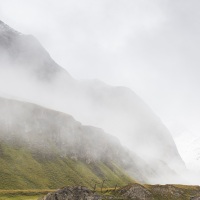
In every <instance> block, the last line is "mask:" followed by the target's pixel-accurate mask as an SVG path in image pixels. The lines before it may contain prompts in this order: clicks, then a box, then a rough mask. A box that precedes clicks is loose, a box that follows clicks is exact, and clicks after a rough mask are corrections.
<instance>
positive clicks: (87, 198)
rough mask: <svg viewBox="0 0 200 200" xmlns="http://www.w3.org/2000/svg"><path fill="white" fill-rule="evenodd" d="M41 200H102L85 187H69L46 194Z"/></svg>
mask: <svg viewBox="0 0 200 200" xmlns="http://www.w3.org/2000/svg"><path fill="white" fill-rule="evenodd" d="M42 200H102V197H101V196H100V195H97V194H96V193H94V192H92V191H91V190H89V189H88V188H86V187H83V186H74V187H72V186H71V187H70V186H69V187H64V188H62V189H60V190H57V191H56V192H53V193H49V194H47V195H46V196H45V197H44V198H42Z"/></svg>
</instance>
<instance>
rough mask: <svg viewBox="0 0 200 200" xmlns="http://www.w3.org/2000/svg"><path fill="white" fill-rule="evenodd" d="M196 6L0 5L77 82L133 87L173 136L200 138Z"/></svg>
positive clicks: (168, 1)
mask: <svg viewBox="0 0 200 200" xmlns="http://www.w3.org/2000/svg"><path fill="white" fill-rule="evenodd" d="M199 10H200V1H199V0H95V1H94V0H42V1H41V0H17V1H16V0H0V20H2V21H4V22H5V23H7V24H8V25H10V26H11V27H13V28H15V29H17V30H19V31H21V32H22V33H27V34H32V35H34V36H36V37H37V38H38V39H39V40H40V42H41V43H42V44H43V45H44V47H45V48H46V49H47V50H48V51H49V53H50V54H51V56H52V57H53V58H54V60H55V61H56V62H57V63H58V64H60V65H61V66H62V67H64V68H66V69H67V71H68V72H69V73H71V75H72V76H74V77H75V78H78V79H85V78H97V79H101V80H103V81H105V82H107V83H110V84H112V85H124V86H127V87H129V88H132V89H133V90H134V91H135V92H136V93H137V94H138V95H139V96H141V97H142V98H143V100H144V101H145V102H146V103H147V104H148V105H150V106H151V108H152V109H153V110H154V111H155V112H156V113H157V115H158V116H159V117H160V118H161V119H162V121H163V122H164V124H166V125H167V126H168V128H169V129H170V130H171V132H172V134H173V135H174V137H177V136H178V135H180V134H181V133H184V134H187V133H188V134H189V133H190V132H192V133H193V134H194V135H195V134H196V135H198V134H199V132H200V123H199V119H200V91H199V84H200V66H199V65H200V56H199V52H200V37H199V35H200V12H199Z"/></svg>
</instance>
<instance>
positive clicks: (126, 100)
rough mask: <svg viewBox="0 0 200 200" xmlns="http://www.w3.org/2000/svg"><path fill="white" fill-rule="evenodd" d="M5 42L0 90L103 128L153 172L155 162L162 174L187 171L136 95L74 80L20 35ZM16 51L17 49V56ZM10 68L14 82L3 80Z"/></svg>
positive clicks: (169, 138) (163, 130) (165, 133)
mask: <svg viewBox="0 0 200 200" xmlns="http://www.w3.org/2000/svg"><path fill="white" fill-rule="evenodd" d="M3 40H4V39H3V38H2V35H1V34H0V48H1V51H2V52H3V53H4V55H7V58H9V59H8V62H7V63H6V64H5V68H6V69H5V68H4V67H3V65H2V68H0V70H2V73H0V91H2V92H6V93H8V94H9V95H13V96H16V97H19V98H20V99H27V100H29V101H31V102H37V104H40V105H45V106H47V107H48V108H51V109H53V110H58V111H62V112H64V113H67V114H70V115H72V116H73V117H74V118H75V119H77V120H78V121H80V122H81V123H83V124H89V125H92V126H95V127H100V128H102V129H103V130H105V131H106V132H108V133H111V134H113V135H115V136H117V137H118V138H120V140H121V141H123V143H125V144H127V146H128V147H129V148H130V149H131V150H132V151H134V152H135V154H136V155H138V156H141V157H143V159H144V160H145V161H146V162H147V164H148V166H151V167H150V168H152V169H153V171H156V169H157V167H158V166H155V164H154V163H157V162H160V161H161V163H162V162H163V163H166V164H165V165H163V170H164V171H165V170H166V171H170V170H171V169H174V170H177V171H179V168H184V163H183V161H182V159H181V157H180V155H179V153H178V151H177V148H176V145H175V143H174V141H173V138H172V136H171V135H170V132H169V131H168V130H167V128H166V127H165V126H164V125H163V124H162V123H161V121H160V120H159V119H158V117H157V116H156V115H155V114H154V113H153V112H152V111H151V110H150V109H149V107H148V106H147V105H146V104H145V103H144V102H143V101H142V100H141V99H140V98H139V97H138V96H137V95H136V94H135V93H134V92H133V91H131V90H129V89H125V88H122V87H111V86H108V85H105V84H101V83H99V84H96V82H94V81H86V82H83V81H77V80H75V79H73V78H72V77H71V76H70V75H69V74H68V72H67V71H66V70H64V69H63V68H62V67H60V66H59V65H57V64H56V63H55V62H54V61H53V59H52V58H51V57H50V56H49V54H48V53H47V51H46V50H45V49H44V48H43V47H42V49H41V45H40V44H39V45H38V42H35V40H34V39H33V40H32V37H26V35H21V36H20V40H15V39H14V40H13V41H12V40H9V41H10V42H11V43H12V45H11V47H9V48H11V49H9V48H4V47H3V48H2V45H1V41H3ZM8 49H9V50H8ZM16 49H19V51H17V54H14V55H13V54H12V53H13V51H14V52H15V51H16ZM27 52H28V53H27ZM13 57H14V59H13ZM10 58H11V59H10ZM4 60H5V59H4ZM10 60H11V63H10ZM2 63H3V64H4V63H5V62H4V61H2ZM7 66H9V69H10V71H12V76H11V78H10V77H9V78H10V79H12V83H11V82H10V81H8V82H7V79H5V78H4V76H10V73H8V72H7V68H8V67H7ZM14 66H17V67H16V68H14ZM19 69H20V70H19ZM51 69H55V70H56V73H55V71H54V70H51ZM4 70H5V72H4ZM1 77H2V78H1ZM13 77H14V78H13ZM1 79H3V81H2V82H1ZM18 80H20V83H19V81H18ZM1 83H2V84H1ZM158 171H161V173H162V170H158ZM161 175H162V174H160V175H159V176H160V177H161ZM147 176H148V175H147ZM159 176H158V177H159ZM167 178H168V176H166V177H165V178H164V179H163V180H162V181H164V180H165V179H166V182H167ZM157 181H158V180H157Z"/></svg>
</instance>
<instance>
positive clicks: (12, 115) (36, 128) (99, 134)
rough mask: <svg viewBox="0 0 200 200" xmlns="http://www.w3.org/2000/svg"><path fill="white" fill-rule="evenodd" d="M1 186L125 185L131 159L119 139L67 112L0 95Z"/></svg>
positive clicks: (11, 187)
mask: <svg viewBox="0 0 200 200" xmlns="http://www.w3.org/2000/svg"><path fill="white" fill-rule="evenodd" d="M0 110H1V116H0V189H27V188H58V187H62V186H64V185H68V184H80V183H82V184H83V185H87V186H90V187H91V186H94V184H95V183H101V182H102V180H104V179H105V180H107V181H106V183H105V184H106V185H108V186H114V185H115V184H118V185H124V184H126V183H128V182H132V181H133V180H132V179H131V178H129V176H128V175H126V173H125V168H126V166H127V162H128V163H129V164H131V162H132V165H133V164H134V163H133V160H132V158H131V157H130V156H129V153H128V151H126V150H124V149H123V147H122V146H121V145H120V143H119V142H118V140H117V139H116V138H115V137H113V136H110V135H108V134H106V133H104V132H103V131H102V130H100V129H98V128H94V127H89V126H83V125H81V124H80V123H79V122H77V121H75V120H74V119H73V118H72V117H71V116H69V115H66V114H64V113H59V112H56V111H52V110H49V109H46V108H42V107H40V106H37V105H34V104H29V103H23V102H18V101H13V100H7V99H0Z"/></svg>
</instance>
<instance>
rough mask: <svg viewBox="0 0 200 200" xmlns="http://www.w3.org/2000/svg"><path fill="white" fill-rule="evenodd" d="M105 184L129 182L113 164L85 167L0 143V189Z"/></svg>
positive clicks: (86, 165)
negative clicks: (103, 182)
mask: <svg viewBox="0 0 200 200" xmlns="http://www.w3.org/2000/svg"><path fill="white" fill-rule="evenodd" d="M104 179H107V181H105V186H107V187H109V186H110V187H113V186H114V185H115V184H118V185H119V186H120V185H125V184H127V183H129V182H132V181H133V180H131V178H129V177H128V176H127V175H126V174H125V173H124V172H123V170H122V169H120V168H119V167H117V166H116V165H115V164H114V163H111V162H110V163H109V164H108V163H103V162H98V163H93V164H86V163H85V162H83V161H75V160H73V159H70V158H68V157H65V158H62V157H60V156H56V155H54V156H48V157H46V156H44V155H42V154H40V153H37V154H36V153H33V152H31V151H30V150H28V149H26V148H25V147H19V146H13V145H12V146H11V145H8V144H6V143H3V142H0V189H49V188H50V189H51V188H53V189H54V188H61V187H63V186H66V185H77V184H78V185H80V184H81V185H85V186H88V187H93V186H94V184H95V183H99V184H100V183H101V182H102V180H104Z"/></svg>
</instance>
